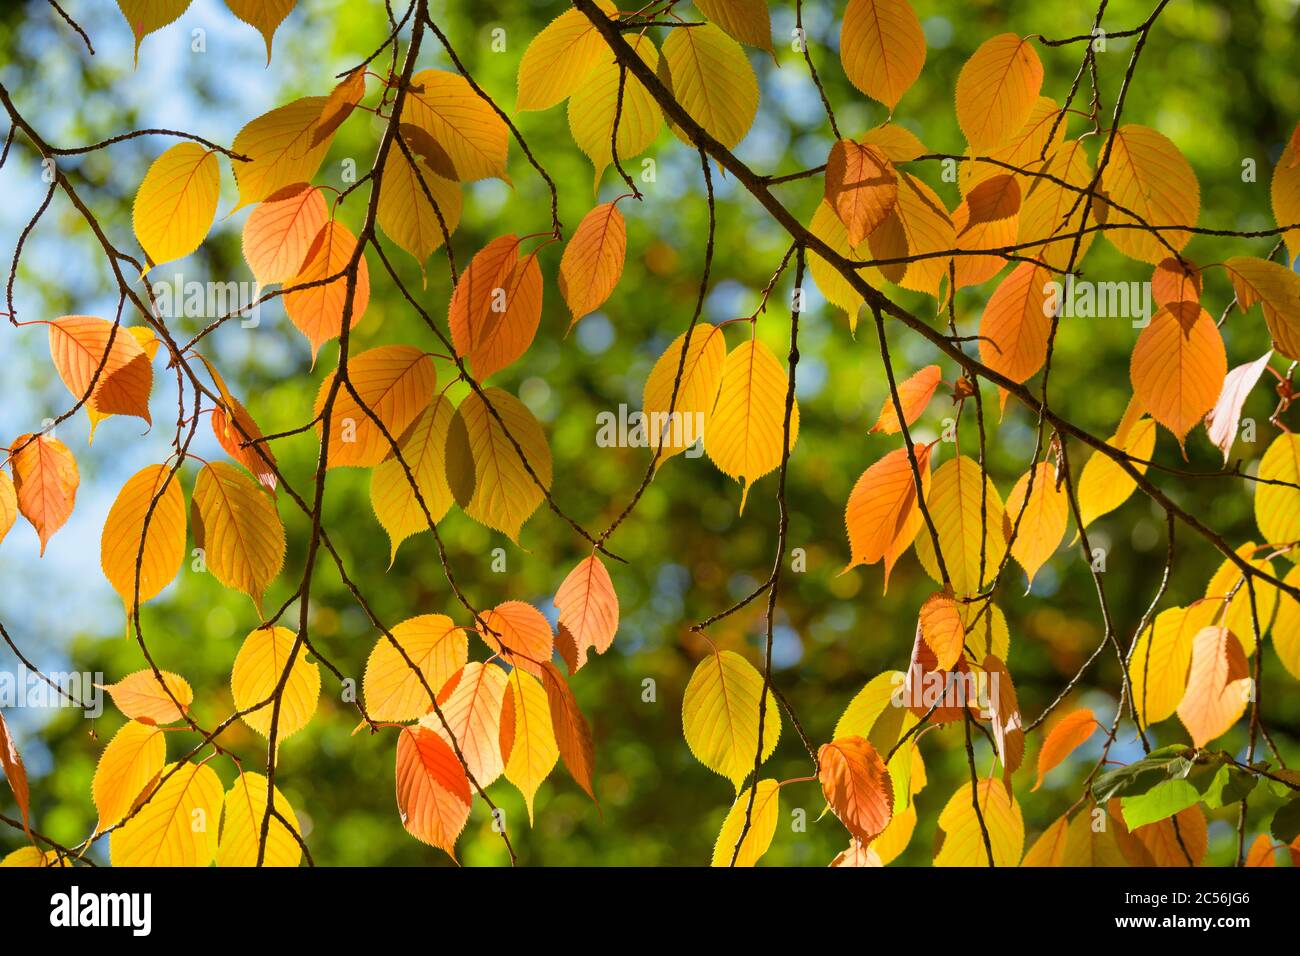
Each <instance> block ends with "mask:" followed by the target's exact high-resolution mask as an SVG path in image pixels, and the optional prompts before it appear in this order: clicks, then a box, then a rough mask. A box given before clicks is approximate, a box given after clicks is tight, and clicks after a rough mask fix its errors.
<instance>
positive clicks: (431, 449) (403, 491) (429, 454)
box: [370, 395, 455, 564]
mask: <svg viewBox="0 0 1300 956" xmlns="http://www.w3.org/2000/svg"><path fill="white" fill-rule="evenodd" d="M454 414H455V410H454V409H453V408H452V407H451V402H450V401H449V400H448V399H447V397H446V396H445V395H438V396H437V397H436V398H434V400H433V402H432V403H430V404H429V406H428V407H427V408H425V410H424V411H422V412H421V413H420V415H419V417H418V418H416V420H415V421H414V422H412V423H411V425H410V427H409V428H407V430H406V432H405V433H404V434H403V435H402V437H401V440H400V441H399V442H398V443H397V447H398V450H399V451H400V452H401V455H402V459H401V461H399V460H398V458H397V455H396V454H394V453H393V452H389V454H388V456H387V457H386V458H384V460H383V461H381V462H380V463H379V464H377V465H375V468H374V471H373V472H371V476H370V505H371V507H372V508H374V511H375V517H377V518H378V519H379V523H380V524H381V525H383V526H384V530H385V531H387V532H388V539H389V541H390V542H391V544H392V550H391V557H390V559H389V561H390V564H391V562H392V561H395V560H396V559H397V548H398V546H399V545H401V543H402V542H403V541H405V540H406V539H407V538H409V537H410V536H411V535H413V534H419V533H420V532H421V531H425V530H427V529H428V527H429V520H430V519H432V520H433V523H434V524H437V523H438V522H439V521H441V520H442V519H443V517H444V516H445V515H446V514H447V512H448V511H449V510H450V509H451V506H452V504H453V502H454V499H453V498H452V494H451V488H450V487H448V485H447V469H446V450H447V432H448V430H449V429H450V428H451V419H452V416H453V415H454ZM403 461H404V462H406V467H407V468H409V469H410V472H411V475H412V476H413V477H414V478H415V487H414V488H412V487H411V482H410V480H408V478H407V476H406V469H405V468H403V467H402V462H403ZM417 492H418V493H419V495H418V497H417V494H416V493H417ZM420 499H423V500H424V507H421V506H420ZM425 508H427V509H428V512H429V513H428V516H427V517H426V515H425Z"/></svg>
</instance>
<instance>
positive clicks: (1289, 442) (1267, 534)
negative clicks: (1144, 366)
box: [15, 432, 1300, 545]
mask: <svg viewBox="0 0 1300 956" xmlns="http://www.w3.org/2000/svg"><path fill="white" fill-rule="evenodd" d="M15 477H16V475H15ZM1258 477H1259V479H1260V483H1259V484H1257V485H1256V486H1255V524H1256V526H1257V527H1258V528H1259V533H1260V534H1262V535H1263V536H1264V541H1265V542H1267V543H1268V544H1273V545H1280V544H1287V543H1289V542H1291V541H1296V540H1300V489H1297V488H1294V487H1289V486H1290V485H1295V484H1297V483H1300V435H1295V434H1292V433H1290V432H1283V433H1282V434H1281V435H1278V436H1277V437H1276V438H1274V439H1273V441H1272V442H1271V443H1270V444H1269V446H1268V449H1267V450H1266V451H1265V452H1264V457H1263V458H1261V459H1260V460H1259V472H1258ZM1269 482H1282V484H1271V483H1269ZM20 501H21V496H20Z"/></svg>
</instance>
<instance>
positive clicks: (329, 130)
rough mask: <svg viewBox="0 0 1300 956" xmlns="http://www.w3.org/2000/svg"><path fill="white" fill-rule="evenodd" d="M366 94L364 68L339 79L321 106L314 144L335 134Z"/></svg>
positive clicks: (314, 133)
mask: <svg viewBox="0 0 1300 956" xmlns="http://www.w3.org/2000/svg"><path fill="white" fill-rule="evenodd" d="M365 95H366V71H365V70H364V69H356V70H353V71H352V72H351V73H349V74H348V75H347V76H345V77H344V78H343V79H342V80H341V81H339V83H338V84H337V85H336V86H335V87H334V89H332V90H330V95H329V96H327V97H325V105H324V106H322V107H321V111H320V116H319V117H318V118H317V120H316V125H315V126H314V127H313V128H312V132H311V142H312V145H313V146H314V145H316V144H317V143H319V142H321V141H322V140H324V139H326V138H328V137H330V136H333V135H334V132H335V131H336V130H337V129H338V128H339V127H340V126H342V125H343V121H344V120H346V119H347V118H348V117H349V116H351V115H352V111H353V110H354V109H356V108H357V104H358V103H360V102H361V99H362V97H364V96H365ZM390 152H391V151H390Z"/></svg>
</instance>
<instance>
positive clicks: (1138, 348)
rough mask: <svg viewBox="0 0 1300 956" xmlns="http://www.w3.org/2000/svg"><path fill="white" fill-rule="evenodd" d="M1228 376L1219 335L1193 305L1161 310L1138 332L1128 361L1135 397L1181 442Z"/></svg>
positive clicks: (1209, 404) (1206, 315) (1211, 403)
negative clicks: (1174, 309)
mask: <svg viewBox="0 0 1300 956" xmlns="http://www.w3.org/2000/svg"><path fill="white" fill-rule="evenodd" d="M1227 374H1228V358H1227V354H1226V353H1225V352H1224V348H1223V336H1222V335H1220V334H1219V330H1218V328H1217V327H1216V326H1215V324H1214V319H1212V318H1211V317H1210V314H1209V313H1208V312H1206V311H1205V310H1204V309H1202V308H1200V307H1199V306H1197V305H1192V306H1190V307H1189V306H1187V305H1186V304H1184V305H1183V306H1182V307H1180V308H1178V311H1170V309H1169V308H1168V307H1165V308H1162V309H1160V311H1158V312H1157V313H1156V314H1155V315H1154V316H1152V318H1151V324H1150V325H1148V326H1147V327H1146V328H1145V329H1143V330H1142V334H1141V335H1139V336H1138V340H1137V344H1136V345H1134V346H1133V358H1132V361H1131V362H1130V364H1129V378H1130V380H1131V381H1132V383H1133V393H1134V395H1136V396H1137V399H1138V401H1140V402H1141V403H1142V405H1143V406H1144V407H1145V408H1146V410H1147V411H1148V412H1150V413H1151V417H1152V418H1154V419H1155V420H1156V421H1158V422H1159V423H1160V424H1162V425H1164V426H1165V427H1166V428H1168V429H1169V430H1170V431H1171V432H1173V433H1174V437H1176V438H1177V439H1178V444H1179V445H1180V446H1182V445H1183V444H1184V442H1185V440H1186V438H1187V433H1188V432H1189V431H1191V430H1192V428H1193V426H1195V425H1196V424H1197V423H1198V422H1200V420H1201V419H1202V418H1204V417H1205V413H1206V412H1208V411H1209V410H1210V409H1212V408H1213V407H1214V403H1215V401H1216V400H1217V399H1218V397H1219V392H1220V390H1221V389H1222V388H1223V380H1224V377H1225V376H1226V375H1227Z"/></svg>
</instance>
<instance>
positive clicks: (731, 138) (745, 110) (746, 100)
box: [619, 11, 766, 158]
mask: <svg viewBox="0 0 1300 956" xmlns="http://www.w3.org/2000/svg"><path fill="white" fill-rule="evenodd" d="M764 12H765V13H766V11H764ZM658 71H659V79H660V80H662V81H663V84H664V86H665V87H666V88H667V89H669V90H670V91H672V93H673V95H674V96H676V98H677V102H678V103H679V104H681V106H682V108H683V109H684V110H685V111H686V113H687V114H688V115H689V116H690V117H691V119H693V120H695V122H697V123H698V124H699V125H700V126H701V127H702V128H703V129H704V130H705V132H707V133H708V134H709V135H710V136H712V137H713V138H714V139H716V140H717V141H718V142H719V143H721V144H722V145H723V146H725V147H726V148H727V149H732V148H733V147H735V146H736V145H737V144H738V143H740V141H741V140H743V139H744V138H745V134H746V133H748V132H749V128H750V127H751V126H752V125H753V124H754V117H755V115H757V113H758V78H757V77H756V76H755V75H754V68H753V67H751V66H750V65H749V59H748V58H747V57H746V56H745V51H744V50H742V49H741V47H740V44H739V43H737V42H736V41H735V40H733V39H732V38H731V37H729V36H727V34H726V33H724V32H723V31H722V30H720V29H718V28H717V27H716V26H714V25H713V24H711V23H707V24H704V25H703V26H698V27H692V28H691V29H689V30H670V31H669V32H668V36H667V38H665V40H664V48H663V56H662V57H660V58H659V66H658ZM629 82H630V81H629ZM623 95H624V98H625V99H626V96H627V91H626V89H624V92H623ZM620 125H621V122H620ZM669 125H670V128H671V129H672V130H673V133H674V134H675V135H676V136H677V138H678V139H680V140H683V141H684V142H685V143H686V144H687V145H692V144H691V140H690V139H689V137H687V136H686V135H685V134H684V133H682V132H681V130H679V129H678V128H677V127H676V125H675V124H671V123H670V124H669ZM622 155H623V154H622V153H621V152H620V153H619V156H620V158H621V157H622Z"/></svg>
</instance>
